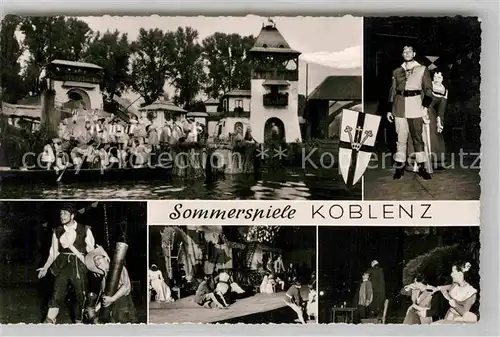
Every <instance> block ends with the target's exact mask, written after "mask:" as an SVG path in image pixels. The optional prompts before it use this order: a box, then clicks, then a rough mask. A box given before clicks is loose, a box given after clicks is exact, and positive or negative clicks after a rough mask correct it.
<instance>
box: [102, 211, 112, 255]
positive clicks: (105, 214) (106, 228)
mask: <svg viewBox="0 0 500 337" xmlns="http://www.w3.org/2000/svg"><path fill="white" fill-rule="evenodd" d="M102 206H103V207H102V208H103V211H104V236H105V237H106V248H107V249H108V250H109V249H110V246H111V244H110V242H109V227H108V212H107V207H106V204H103V205H102Z"/></svg>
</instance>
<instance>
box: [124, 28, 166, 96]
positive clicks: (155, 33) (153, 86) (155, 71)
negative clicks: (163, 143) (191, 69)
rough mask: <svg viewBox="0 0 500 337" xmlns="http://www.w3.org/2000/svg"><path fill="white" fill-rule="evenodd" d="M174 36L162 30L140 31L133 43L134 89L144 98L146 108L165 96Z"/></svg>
mask: <svg viewBox="0 0 500 337" xmlns="http://www.w3.org/2000/svg"><path fill="white" fill-rule="evenodd" d="M174 42H175V41H174V35H173V33H171V32H163V30H161V29H158V28H156V29H150V30H145V29H144V28H141V29H140V30H139V36H138V38H137V41H135V42H133V43H132V49H133V50H134V54H133V61H132V78H133V84H132V88H133V89H134V91H136V92H137V93H138V94H140V95H141V96H142V97H143V98H144V104H143V105H144V106H146V105H149V104H151V103H153V102H154V101H155V100H156V99H157V98H159V97H160V96H161V95H163V87H164V85H165V81H166V76H167V74H168V73H169V71H170V70H169V69H171V66H172V62H171V59H172V55H173V50H174Z"/></svg>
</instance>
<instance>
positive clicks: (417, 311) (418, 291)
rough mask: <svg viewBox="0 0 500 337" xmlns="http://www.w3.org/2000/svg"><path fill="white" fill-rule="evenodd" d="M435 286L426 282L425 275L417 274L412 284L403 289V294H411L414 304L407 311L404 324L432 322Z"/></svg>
mask: <svg viewBox="0 0 500 337" xmlns="http://www.w3.org/2000/svg"><path fill="white" fill-rule="evenodd" d="M433 290H434V287H432V286H429V285H427V284H426V282H425V279H424V276H423V275H417V276H416V277H415V279H414V281H413V283H412V284H409V285H407V286H406V287H404V288H403V289H402V290H401V294H402V295H406V296H411V300H412V302H413V303H412V305H411V306H410V307H409V308H408V310H407V311H406V316H405V320H404V322H403V324H430V323H432V311H431V305H432V294H433V293H434V291H433Z"/></svg>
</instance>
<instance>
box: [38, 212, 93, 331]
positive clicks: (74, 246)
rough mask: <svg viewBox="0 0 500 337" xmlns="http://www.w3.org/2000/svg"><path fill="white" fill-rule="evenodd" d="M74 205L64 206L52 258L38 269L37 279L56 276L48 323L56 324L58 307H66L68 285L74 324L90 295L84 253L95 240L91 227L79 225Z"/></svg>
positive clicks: (53, 237)
mask: <svg viewBox="0 0 500 337" xmlns="http://www.w3.org/2000/svg"><path fill="white" fill-rule="evenodd" d="M75 211H76V209H75V206H74V205H73V204H64V205H63V207H62V208H61V211H60V219H61V225H60V226H59V227H57V228H56V229H54V232H53V234H52V244H51V248H50V251H49V257H48V258H47V262H45V265H44V266H43V267H42V268H40V269H37V271H38V278H42V277H44V276H45V275H46V274H47V271H48V270H49V268H50V269H51V272H52V273H53V274H54V290H53V292H52V297H51V299H50V302H49V310H48V313H47V317H46V319H45V323H52V324H55V323H56V318H57V314H58V313H59V308H61V306H63V305H64V304H65V298H66V290H67V287H68V283H71V285H72V286H73V288H74V290H75V297H76V310H75V322H76V323H81V322H82V319H83V310H84V305H85V300H86V293H87V289H86V287H87V267H86V266H85V254H86V253H88V252H90V251H92V250H93V249H94V248H95V239H94V236H93V235H92V231H91V230H90V227H89V226H84V225H81V224H78V223H76V221H75V219H74V217H75Z"/></svg>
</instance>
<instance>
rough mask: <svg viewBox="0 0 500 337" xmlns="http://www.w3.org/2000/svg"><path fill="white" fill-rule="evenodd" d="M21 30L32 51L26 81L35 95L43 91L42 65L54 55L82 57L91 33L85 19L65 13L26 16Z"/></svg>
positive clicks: (59, 56)
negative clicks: (64, 14) (70, 16)
mask: <svg viewBox="0 0 500 337" xmlns="http://www.w3.org/2000/svg"><path fill="white" fill-rule="evenodd" d="M20 30H21V32H22V33H23V34H24V41H23V44H24V47H25V48H26V50H27V51H28V52H29V58H28V62H27V68H26V71H25V74H24V78H25V83H26V86H27V89H28V90H29V91H30V92H31V93H32V94H34V95H35V94H40V91H41V88H40V81H39V75H40V72H41V69H42V67H43V66H45V65H46V64H47V63H49V62H50V61H52V60H54V59H63V60H70V61H78V60H80V58H81V57H82V56H83V51H84V50H85V48H86V47H87V45H88V42H89V38H90V34H91V33H92V30H91V29H90V27H89V26H88V24H87V23H86V22H84V21H81V20H78V19H75V18H68V19H66V18H65V17H64V16H36V17H35V16H30V17H23V18H22V19H21V24H20Z"/></svg>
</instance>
